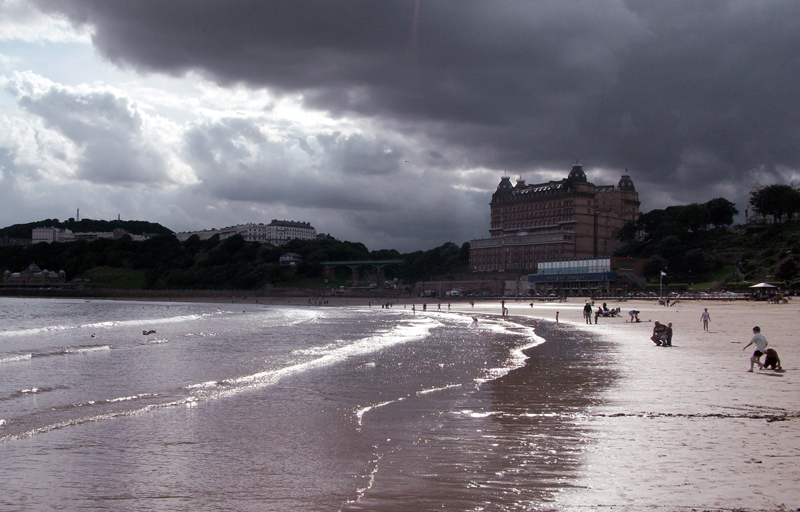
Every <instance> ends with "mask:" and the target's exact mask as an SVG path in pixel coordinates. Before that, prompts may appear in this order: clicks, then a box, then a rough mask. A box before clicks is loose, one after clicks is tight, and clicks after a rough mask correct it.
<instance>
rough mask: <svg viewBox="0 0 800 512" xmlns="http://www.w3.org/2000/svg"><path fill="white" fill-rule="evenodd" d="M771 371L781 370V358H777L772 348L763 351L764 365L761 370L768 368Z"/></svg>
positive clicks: (776, 353)
mask: <svg viewBox="0 0 800 512" xmlns="http://www.w3.org/2000/svg"><path fill="white" fill-rule="evenodd" d="M770 367H772V369H773V370H781V369H782V368H781V358H780V357H778V352H777V351H776V350H775V349H774V348H768V349H767V350H765V351H764V364H763V365H761V368H762V369H764V368H770Z"/></svg>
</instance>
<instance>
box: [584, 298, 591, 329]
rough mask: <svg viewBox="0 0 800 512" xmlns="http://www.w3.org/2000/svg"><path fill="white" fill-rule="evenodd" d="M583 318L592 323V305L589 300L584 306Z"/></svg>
mask: <svg viewBox="0 0 800 512" xmlns="http://www.w3.org/2000/svg"><path fill="white" fill-rule="evenodd" d="M583 319H584V320H586V323H587V324H591V323H592V305H591V304H589V301H588V300H587V301H586V305H584V306H583Z"/></svg>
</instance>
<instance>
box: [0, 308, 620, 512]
mask: <svg viewBox="0 0 800 512" xmlns="http://www.w3.org/2000/svg"><path fill="white" fill-rule="evenodd" d="M0 306H2V311H3V317H4V321H3V322H2V324H0V419H2V420H3V421H2V422H3V423H4V425H3V426H2V427H0V460H2V461H3V464H2V465H0V481H2V482H4V485H3V492H2V496H0V506H2V507H4V508H6V509H9V510H41V509H48V508H52V509H68V510H159V511H183V510H186V511H188V510H192V511H194V510H258V511H270V510H275V511H279V510H280V511H287V510H297V511H317V510H318V511H331V510H333V511H336V510H345V511H356V510H395V511H396V510H415V511H420V510H434V509H435V510H465V511H467V510H475V511H477V510H504V511H505V510H549V509H554V508H557V507H556V504H555V503H556V501H555V498H556V496H557V494H558V493H559V492H560V490H561V489H564V488H568V487H569V486H570V485H571V482H572V480H571V477H572V475H573V474H574V472H575V471H576V469H577V468H578V467H579V466H580V464H581V454H582V453H583V452H584V451H585V450H586V448H587V444H588V443H590V439H591V436H590V435H589V434H590V432H589V431H588V424H587V422H586V418H585V410H586V407H587V406H590V405H591V404H593V403H596V402H597V401H598V400H600V399H601V398H600V397H601V396H602V392H603V390H605V389H606V388H607V387H608V386H609V385H610V383H611V382H612V378H613V375H612V374H611V371H610V370H607V369H606V368H604V367H603V366H602V364H600V363H598V362H597V361H599V359H598V358H597V353H598V351H602V350H603V345H602V344H601V343H599V342H590V341H588V340H586V339H585V338H584V337H582V336H579V335H577V334H575V333H573V334H569V332H568V331H567V330H566V329H562V330H561V331H560V333H559V335H558V337H556V335H555V334H554V332H553V331H552V330H550V329H551V328H550V327H549V326H547V325H545V324H542V325H538V324H536V322H535V321H532V322H530V324H529V325H523V324H520V323H516V322H513V321H502V320H497V319H493V318H480V319H479V322H478V323H477V324H475V323H473V320H472V318H471V317H469V316H463V315H457V314H446V313H438V312H428V313H425V314H422V313H420V312H417V313H416V314H413V313H412V311H411V310H410V308H409V309H405V310H404V309H377V308H366V307H365V308H355V307H351V308H336V307H320V308H313V307H285V306H284V307H270V306H263V305H242V304H230V305H219V304H190V303H168V302H162V303H157V302H132V301H130V302H128V301H82V300H37V299H0ZM150 329H154V330H155V331H156V332H155V333H154V334H150V335H143V333H142V331H144V330H150ZM545 339H547V340H548V341H547V342H546V343H543V342H544V340H545ZM523 349H524V350H526V353H527V354H528V355H530V356H531V359H530V360H529V361H528V364H527V365H525V364H524V363H525V358H526V356H525V355H523V353H522V350H523Z"/></svg>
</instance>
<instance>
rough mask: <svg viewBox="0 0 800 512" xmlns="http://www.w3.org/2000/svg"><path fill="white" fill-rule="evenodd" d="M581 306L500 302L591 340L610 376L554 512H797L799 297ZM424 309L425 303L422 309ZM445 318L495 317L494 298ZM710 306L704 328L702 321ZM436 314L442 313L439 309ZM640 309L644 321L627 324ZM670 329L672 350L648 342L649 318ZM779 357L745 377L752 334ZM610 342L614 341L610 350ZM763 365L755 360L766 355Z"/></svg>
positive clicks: (464, 305)
mask: <svg viewBox="0 0 800 512" xmlns="http://www.w3.org/2000/svg"><path fill="white" fill-rule="evenodd" d="M583 304H584V301H583V300H580V299H572V300H571V301H570V302H566V303H534V305H533V307H531V306H530V301H520V302H514V301H507V302H506V307H507V308H508V309H509V315H511V316H518V317H529V316H532V317H537V318H543V319H545V320H550V321H552V322H553V323H555V313H556V311H558V312H559V321H560V326H559V328H562V329H565V330H573V329H578V330H580V331H584V332H586V333H587V334H588V333H592V336H589V338H593V337H594V336H597V337H599V339H600V340H603V342H605V343H604V344H603V345H604V347H603V350H601V351H599V352H600V353H601V354H602V355H601V357H605V358H607V359H608V360H607V361H605V364H606V365H607V368H608V369H610V370H613V371H614V374H615V375H616V376H617V378H616V379H615V381H614V383H613V384H612V385H611V386H610V387H609V388H608V389H606V390H604V392H603V393H602V396H603V399H602V400H600V401H598V403H597V404H596V405H593V406H590V407H589V409H588V414H587V418H586V420H585V428H586V429H588V430H589V431H591V432H592V434H591V435H590V437H591V442H590V444H589V446H588V447H587V448H586V449H585V450H584V451H583V453H582V455H581V462H582V464H581V465H580V468H579V469H577V479H576V481H575V482H574V486H573V485H570V486H569V487H566V488H565V489H564V490H563V491H562V492H561V493H560V494H559V495H558V497H557V502H558V504H557V508H559V509H561V510H587V509H590V508H591V509H601V510H603V509H607V510H611V509H613V510H623V511H634V510H645V509H646V510H656V511H667V510H698V511H699V510H741V511H750V510H796V509H798V507H800V484H798V482H800V386H798V384H800V373H798V364H797V362H798V360H800V347H798V342H797V336H796V334H795V333H794V332H793V328H794V326H795V324H796V322H797V317H798V315H799V314H800V301H794V302H790V303H789V304H768V303H764V302H722V301H702V302H695V301H693V302H679V303H678V304H676V305H674V306H673V307H670V308H665V307H664V306H659V305H657V304H656V303H655V302H653V301H628V302H620V303H617V302H611V301H609V302H608V306H609V308H613V307H617V306H619V307H620V308H621V309H622V316H620V317H617V318H600V320H599V322H600V323H599V324H597V325H595V324H592V325H586V324H585V322H584V320H583V317H582V308H583ZM429 307H430V305H429ZM451 307H452V310H453V311H457V312H464V313H470V312H472V313H479V314H493V315H494V314H496V315H499V314H500V311H501V306H500V302H499V301H491V302H479V303H476V304H475V306H474V307H473V306H470V305H469V304H468V303H462V302H459V303H453V304H452V306H451ZM703 308H708V310H709V313H710V315H711V322H710V329H709V332H704V331H703V326H702V322H701V320H700V315H701V313H702V311H703ZM443 309H444V308H443ZM630 309H638V310H639V311H640V314H639V318H640V319H641V320H642V322H641V323H628V322H627V321H626V320H627V319H628V318H629V317H628V315H627V311H628V310H630ZM656 320H658V321H661V322H662V323H667V322H672V323H673V329H674V331H675V334H674V338H673V345H674V346H672V347H658V346H656V345H655V344H654V343H653V342H651V341H650V339H649V338H650V336H651V334H652V329H653V322H654V321H656ZM754 325H759V326H760V327H761V328H762V333H763V334H764V335H765V336H766V338H767V340H768V342H769V346H770V347H771V348H775V349H776V350H777V351H778V354H779V355H780V358H781V362H782V365H783V368H784V371H783V372H774V371H772V370H758V368H757V367H756V369H755V371H754V372H753V373H748V372H747V370H748V369H749V358H750V356H751V355H752V353H753V350H754V349H753V347H752V346H751V347H748V348H747V349H746V350H743V348H744V346H745V345H747V343H748V342H749V341H750V338H751V336H752V327H753V326H754ZM609 344H610V345H609ZM762 360H763V357H762Z"/></svg>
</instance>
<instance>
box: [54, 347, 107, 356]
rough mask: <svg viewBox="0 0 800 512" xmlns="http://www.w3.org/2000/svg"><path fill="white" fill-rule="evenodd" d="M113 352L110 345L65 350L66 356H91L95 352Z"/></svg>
mask: <svg viewBox="0 0 800 512" xmlns="http://www.w3.org/2000/svg"><path fill="white" fill-rule="evenodd" d="M107 350H111V347H110V346H109V345H100V346H97V347H77V348H73V347H68V348H66V349H65V350H64V353H65V354H91V353H94V352H105V351H107Z"/></svg>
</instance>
